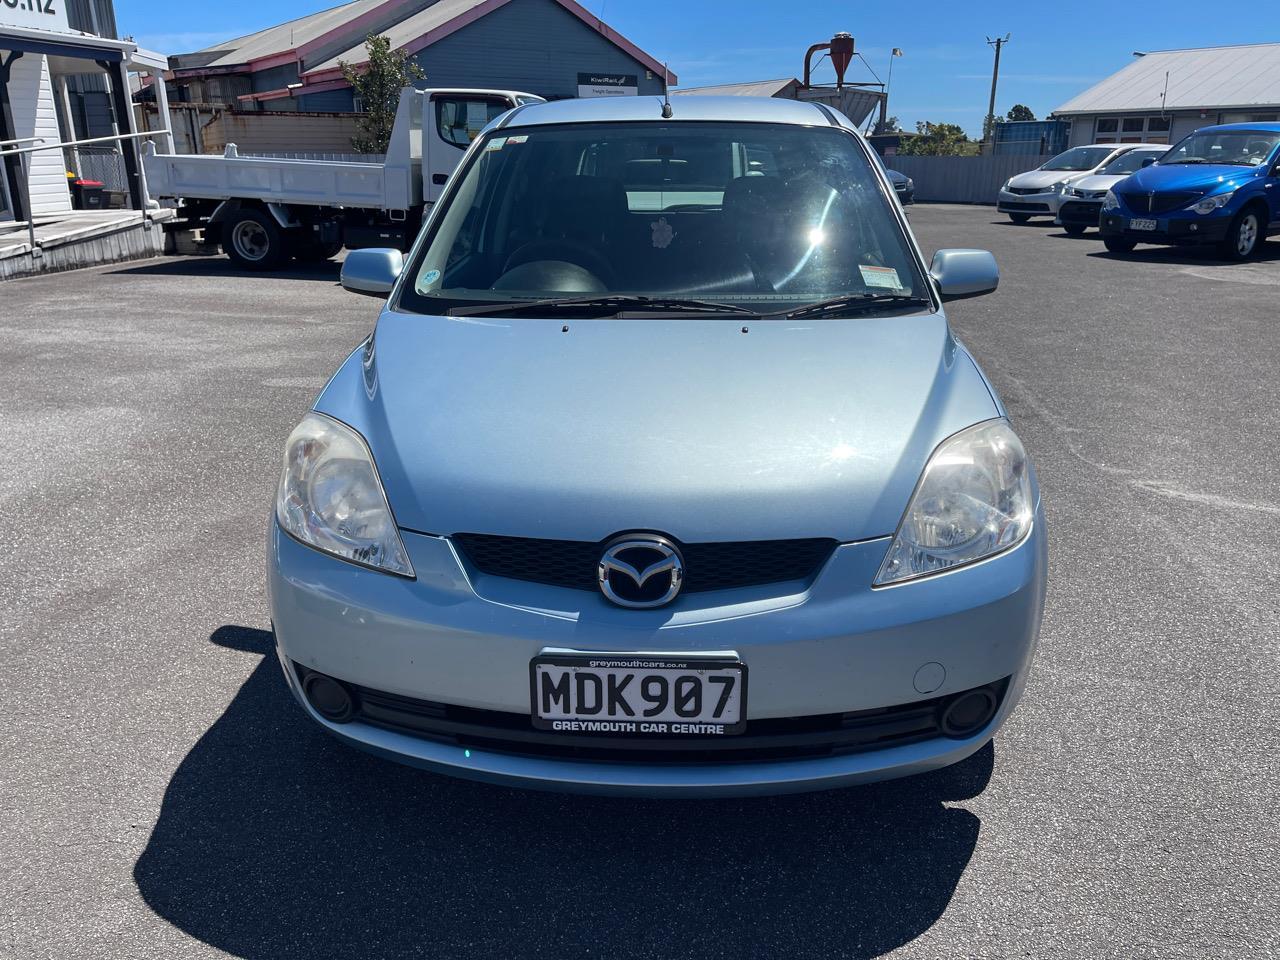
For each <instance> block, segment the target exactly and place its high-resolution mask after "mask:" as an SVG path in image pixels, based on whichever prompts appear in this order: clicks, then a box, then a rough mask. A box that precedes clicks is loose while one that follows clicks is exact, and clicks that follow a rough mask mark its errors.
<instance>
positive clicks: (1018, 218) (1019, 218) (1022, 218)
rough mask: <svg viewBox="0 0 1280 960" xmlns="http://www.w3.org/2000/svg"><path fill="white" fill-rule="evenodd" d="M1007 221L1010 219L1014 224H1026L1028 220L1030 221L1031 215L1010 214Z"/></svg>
mask: <svg viewBox="0 0 1280 960" xmlns="http://www.w3.org/2000/svg"><path fill="white" fill-rule="evenodd" d="M1009 219H1010V220H1012V221H1013V222H1014V223H1026V222H1027V221H1028V220H1030V219H1031V214H1029V213H1011V214H1009Z"/></svg>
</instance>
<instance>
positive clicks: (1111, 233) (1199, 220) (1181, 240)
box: [1099, 210, 1234, 245]
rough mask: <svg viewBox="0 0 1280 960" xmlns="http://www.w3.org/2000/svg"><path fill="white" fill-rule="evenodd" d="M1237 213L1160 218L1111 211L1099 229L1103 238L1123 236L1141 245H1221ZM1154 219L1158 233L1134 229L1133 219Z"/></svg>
mask: <svg viewBox="0 0 1280 960" xmlns="http://www.w3.org/2000/svg"><path fill="white" fill-rule="evenodd" d="M1233 216H1234V212H1229V213H1227V214H1225V215H1221V214H1211V215H1209V216H1202V215H1201V214H1194V213H1193V214H1188V215H1181V214H1180V215H1177V216H1172V217H1171V216H1168V215H1164V216H1161V215H1159V214H1141V213H1139V214H1131V213H1127V212H1125V211H1124V210H1111V211H1108V212H1106V213H1104V214H1102V218H1101V221H1100V222H1099V229H1100V230H1101V231H1102V235H1103V236H1104V237H1124V238H1125V239H1128V240H1136V241H1137V242H1138V243H1157V244H1176V245H1184V244H1188V245H1194V244H1204V243H1221V242H1222V240H1223V239H1224V238H1225V237H1226V235H1227V230H1228V228H1230V226H1231V219H1232V217H1233ZM1135 219H1136V220H1144V219H1145V220H1154V221H1155V222H1156V229H1155V230H1131V229H1129V222H1130V221H1131V220H1135Z"/></svg>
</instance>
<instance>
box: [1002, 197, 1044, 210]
mask: <svg viewBox="0 0 1280 960" xmlns="http://www.w3.org/2000/svg"><path fill="white" fill-rule="evenodd" d="M999 206H1000V209H1001V210H1011V211H1013V212H1014V213H1048V212H1049V205H1048V204H1047V203H1026V202H1023V201H1016V200H1001V201H1000V204H999Z"/></svg>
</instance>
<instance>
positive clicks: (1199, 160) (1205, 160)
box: [1160, 157, 1223, 166]
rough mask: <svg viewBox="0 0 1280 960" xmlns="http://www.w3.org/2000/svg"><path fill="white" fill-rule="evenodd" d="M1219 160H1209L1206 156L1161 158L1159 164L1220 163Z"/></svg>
mask: <svg viewBox="0 0 1280 960" xmlns="http://www.w3.org/2000/svg"><path fill="white" fill-rule="evenodd" d="M1222 162H1223V161H1221V160H1210V159H1209V158H1208V157H1183V158H1182V159H1181V160H1161V161H1160V164H1161V166H1169V165H1170V164H1174V163H1222Z"/></svg>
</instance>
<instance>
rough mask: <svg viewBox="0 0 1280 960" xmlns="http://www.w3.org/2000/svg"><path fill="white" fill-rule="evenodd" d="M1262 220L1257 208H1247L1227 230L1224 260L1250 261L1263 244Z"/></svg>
mask: <svg viewBox="0 0 1280 960" xmlns="http://www.w3.org/2000/svg"><path fill="white" fill-rule="evenodd" d="M1262 229H1263V228H1262V219H1261V217H1259V216H1258V210H1257V208H1256V207H1245V208H1244V209H1243V210H1241V211H1240V212H1239V213H1237V214H1236V218H1235V219H1234V220H1232V221H1231V226H1229V227H1228V228H1227V235H1226V236H1225V237H1224V238H1223V240H1222V247H1221V248H1220V252H1221V254H1222V258H1223V259H1224V260H1237V261H1239V260H1248V259H1250V258H1251V257H1253V255H1254V254H1255V253H1257V252H1258V245H1259V244H1260V243H1261V242H1262Z"/></svg>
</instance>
